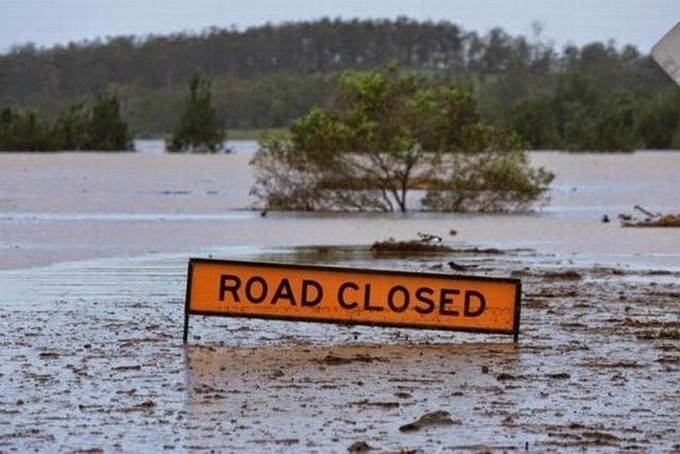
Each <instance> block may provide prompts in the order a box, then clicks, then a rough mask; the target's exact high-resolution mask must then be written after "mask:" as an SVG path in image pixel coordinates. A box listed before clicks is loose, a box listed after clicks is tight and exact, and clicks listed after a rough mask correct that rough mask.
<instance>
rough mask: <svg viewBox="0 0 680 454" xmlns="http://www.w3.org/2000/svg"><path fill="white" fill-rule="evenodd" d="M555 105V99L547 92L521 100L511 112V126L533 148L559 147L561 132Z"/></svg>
mask: <svg viewBox="0 0 680 454" xmlns="http://www.w3.org/2000/svg"><path fill="white" fill-rule="evenodd" d="M553 105H554V104H553V100H552V99H551V97H550V96H549V95H547V94H541V95H538V96H535V97H532V98H527V99H524V100H522V101H520V102H519V103H517V104H516V105H515V107H514V108H513V109H512V111H511V112H510V114H509V126H510V128H511V129H513V130H514V131H515V132H517V134H518V135H519V136H520V137H521V138H522V139H523V140H525V141H526V142H527V143H528V144H529V146H530V147H531V148H532V149H535V150H542V149H543V150H544V149H556V148H559V147H560V146H561V141H560V133H559V131H558V128H557V120H556V118H555V112H554V109H553Z"/></svg>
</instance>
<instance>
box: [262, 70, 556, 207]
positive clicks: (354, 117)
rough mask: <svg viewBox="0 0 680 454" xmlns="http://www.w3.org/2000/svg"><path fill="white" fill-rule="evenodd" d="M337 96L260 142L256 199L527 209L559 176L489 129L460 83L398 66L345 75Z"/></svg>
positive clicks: (271, 203) (278, 203) (269, 203)
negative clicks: (329, 105)
mask: <svg viewBox="0 0 680 454" xmlns="http://www.w3.org/2000/svg"><path fill="white" fill-rule="evenodd" d="M335 99H336V103H335V105H334V108H333V109H330V110H323V109H318V108H316V109H312V110H311V111H310V112H309V113H308V114H307V115H305V116H303V117H301V118H299V119H298V120H296V121H295V123H294V124H293V126H292V127H291V128H290V135H289V136H287V137H282V136H266V137H264V138H263V139H262V140H261V141H260V150H259V151H258V152H257V153H256V155H255V157H254V159H253V161H252V165H253V166H254V167H255V173H256V182H255V185H254V186H253V188H252V191H251V194H253V195H255V196H256V197H257V198H258V199H259V200H260V201H261V202H262V203H263V204H264V205H265V206H266V207H268V208H277V209H293V210H338V209H339V210H379V211H395V210H399V211H406V210H407V208H408V207H409V203H408V199H407V197H408V194H409V192H410V191H411V190H413V189H425V190H427V196H426V197H425V199H423V201H422V207H423V208H425V209H430V210H442V211H463V210H471V209H472V210H484V211H498V210H505V209H520V208H525V207H527V206H529V205H530V204H531V203H532V202H534V201H536V200H538V199H539V198H540V197H541V196H542V195H543V194H544V193H545V191H546V190H547V185H548V184H549V183H550V181H551V180H552V174H550V173H549V172H547V171H545V170H543V169H538V170H534V169H531V168H529V167H528V164H527V161H526V157H525V154H524V152H523V149H522V145H523V143H522V142H521V141H520V140H519V139H518V138H517V137H516V136H515V135H513V134H509V133H505V132H504V131H501V130H499V129H496V128H493V127H491V126H488V125H485V124H483V123H481V122H480V121H479V118H478V115H477V112H476V107H475V103H474V101H473V99H472V96H471V94H470V93H469V92H466V91H465V90H463V89H461V88H459V87H455V86H435V85H433V84H431V83H429V82H428V81H427V80H426V79H425V78H423V77H420V76H417V75H414V74H402V73H400V72H399V71H398V70H397V67H396V66H394V65H390V66H388V67H386V68H383V69H381V70H375V71H370V72H366V73H359V72H347V73H345V74H343V75H342V77H341V78H340V80H339V84H338V87H337V88H336V92H335ZM454 199H455V200H456V202H455V203H450V201H451V200H454Z"/></svg>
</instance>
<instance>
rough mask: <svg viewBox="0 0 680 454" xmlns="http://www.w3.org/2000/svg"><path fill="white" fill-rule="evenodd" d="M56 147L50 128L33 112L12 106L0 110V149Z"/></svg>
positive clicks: (44, 149) (27, 149)
mask: <svg viewBox="0 0 680 454" xmlns="http://www.w3.org/2000/svg"><path fill="white" fill-rule="evenodd" d="M57 148H58V145H57V144H56V143H55V141H54V137H53V134H52V128H51V127H50V125H49V124H47V123H46V122H45V121H44V120H43V119H42V118H40V117H39V116H38V115H37V114H36V113H35V112H33V111H30V110H25V109H12V108H5V109H2V111H0V150H5V151H53V150H56V149H57Z"/></svg>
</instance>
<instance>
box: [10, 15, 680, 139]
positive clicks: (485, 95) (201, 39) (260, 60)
mask: <svg viewBox="0 0 680 454" xmlns="http://www.w3.org/2000/svg"><path fill="white" fill-rule="evenodd" d="M391 61H396V62H398V64H399V65H400V67H401V68H402V69H404V70H415V71H419V72H422V73H423V74H426V75H428V76H430V77H433V78H435V80H441V81H442V82H448V83H450V82H455V83H459V84H463V85H465V86H467V87H469V88H471V89H472V90H473V91H474V94H475V97H476V98H477V100H478V102H479V106H480V110H481V113H482V115H483V116H484V117H486V119H488V120H492V121H499V122H504V123H508V124H509V123H510V118H509V115H510V114H511V112H512V110H513V108H515V107H516V106H517V105H518V104H519V103H520V102H521V101H523V100H526V99H529V98H532V97H535V96H536V95H538V94H541V93H542V94H550V95H551V96H552V95H553V94H555V93H556V92H557V91H558V90H559V89H560V83H562V84H564V83H566V82H564V80H562V82H560V80H561V78H563V76H564V75H565V74H573V73H579V74H582V75H585V79H583V80H585V81H586V82H584V83H586V84H587V85H588V86H587V90H591V91H593V92H594V93H597V94H603V95H607V94H610V93H614V92H616V91H622V90H623V91H629V92H631V93H633V94H634V97H635V99H638V98H640V99H647V100H652V99H655V97H657V96H660V94H661V93H662V92H664V90H671V89H672V84H671V82H670V81H669V80H668V79H667V78H666V77H665V76H664V75H663V74H662V73H661V71H659V69H658V68H657V67H656V66H655V64H654V63H653V62H652V61H651V59H650V58H649V56H648V55H641V54H639V53H638V51H637V50H636V49H635V48H634V47H631V46H626V47H624V48H623V49H620V50H619V49H617V48H615V47H614V46H613V45H611V44H602V43H592V44H588V45H586V46H583V47H582V48H576V47H566V48H564V49H560V50H556V49H554V48H553V47H552V46H551V45H550V44H548V43H546V42H544V41H542V40H541V39H540V36H535V37H530V38H527V37H524V36H511V35H509V34H507V33H506V32H504V31H503V30H502V29H500V28H497V29H493V30H491V31H490V32H488V33H487V34H485V35H480V34H478V33H476V32H474V31H465V30H463V29H461V28H460V27H459V26H457V25H455V24H453V23H450V22H436V23H435V22H417V21H414V20H410V19H408V18H400V19H397V20H395V21H391V20H351V21H342V20H329V19H323V20H319V21H315V22H296V23H286V24H282V25H278V26H272V25H264V26H261V27H253V28H249V29H247V30H245V31H238V30H235V29H217V28H214V29H210V30H209V31H206V32H204V33H202V34H184V33H182V34H175V35H169V36H151V37H147V38H144V39H140V38H136V37H134V36H121V37H115V38H110V39H107V40H105V41H94V42H83V43H78V44H69V45H68V46H66V47H63V46H57V47H54V48H50V49H41V50H38V49H36V48H35V47H33V46H31V45H26V46H22V47H18V48H15V49H13V50H12V51H11V52H9V53H7V54H4V55H0V108H1V107H2V106H23V107H27V108H31V109H35V110H37V111H38V112H40V113H41V114H42V115H44V116H46V117H47V118H50V117H54V116H55V115H57V114H58V113H60V112H63V111H65V110H66V109H67V108H68V107H69V106H71V105H73V104H74V103H75V102H78V101H84V100H92V99H94V98H96V97H97V96H98V95H100V94H101V93H103V92H106V91H115V92H116V93H117V95H118V97H119V98H120V100H121V109H122V112H123V116H124V118H125V119H126V120H127V121H128V122H129V125H130V128H131V131H132V132H133V133H134V134H136V135H137V136H140V135H152V136H158V135H162V134H165V133H167V132H169V131H170V130H172V128H173V127H174V125H175V124H176V123H177V121H178V119H179V113H180V109H181V100H182V99H183V97H184V96H186V92H187V87H188V83H189V80H190V79H191V78H192V77H193V76H194V75H195V74H202V75H204V76H206V77H208V78H209V79H211V80H212V82H213V84H212V86H213V90H214V99H215V102H216V104H217V108H218V112H219V115H220V117H221V118H222V120H223V121H224V123H225V126H227V127H228V128H267V127H286V126H288V125H289V124H290V122H291V121H292V120H293V119H295V118H297V117H299V116H300V115H302V114H304V113H305V112H307V111H308V110H309V108H310V107H312V106H315V105H319V106H324V105H327V104H328V103H329V102H330V100H329V99H328V95H327V94H328V93H329V92H330V90H329V88H330V87H331V86H332V85H333V84H334V82H335V78H336V77H337V75H338V74H339V73H340V72H342V71H345V70H349V69H356V70H365V69H371V68H375V67H378V66H381V65H384V64H387V63H388V62H391ZM562 89H566V87H564V86H563V87H562ZM572 89H576V90H578V88H574V87H572Z"/></svg>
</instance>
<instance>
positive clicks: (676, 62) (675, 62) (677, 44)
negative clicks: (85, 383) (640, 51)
mask: <svg viewBox="0 0 680 454" xmlns="http://www.w3.org/2000/svg"><path fill="white" fill-rule="evenodd" d="M652 58H653V59H654V60H655V61H656V62H657V63H658V64H659V66H661V67H662V68H663V70H664V71H666V73H667V74H668V75H669V76H671V79H673V80H674V81H675V83H676V84H678V85H680V22H678V23H677V24H676V25H675V27H673V28H672V29H671V31H669V32H668V33H666V35H665V36H664V37H663V38H661V40H659V42H658V43H656V44H655V45H654V47H652Z"/></svg>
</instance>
